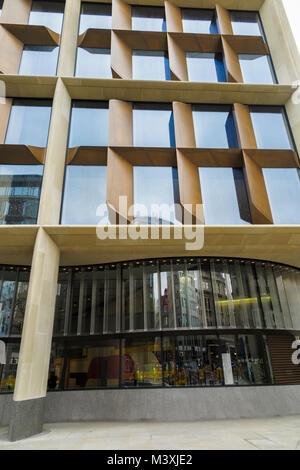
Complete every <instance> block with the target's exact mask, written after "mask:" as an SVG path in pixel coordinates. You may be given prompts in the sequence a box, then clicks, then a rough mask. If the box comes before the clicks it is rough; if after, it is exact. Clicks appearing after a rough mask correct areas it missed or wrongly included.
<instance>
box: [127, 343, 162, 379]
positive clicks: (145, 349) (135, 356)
mask: <svg viewBox="0 0 300 470" xmlns="http://www.w3.org/2000/svg"><path fill="white" fill-rule="evenodd" d="M122 351H123V354H122V386H123V387H155V386H156V387H157V386H161V385H162V366H161V339H160V338H159V337H155V338H149V339H143V340H135V339H131V338H128V339H125V340H123V345H122Z"/></svg>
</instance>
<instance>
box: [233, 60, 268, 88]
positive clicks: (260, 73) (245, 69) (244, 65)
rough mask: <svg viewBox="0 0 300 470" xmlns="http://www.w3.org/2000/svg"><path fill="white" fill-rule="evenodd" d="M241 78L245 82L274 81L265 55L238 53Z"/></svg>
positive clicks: (264, 82) (265, 82) (266, 82)
mask: <svg viewBox="0 0 300 470" xmlns="http://www.w3.org/2000/svg"><path fill="white" fill-rule="evenodd" d="M239 60H240V66H241V70H242V75H243V80H244V82H245V83H262V84H272V83H275V77H274V74H273V72H272V68H271V63H270V59H269V57H268V56H267V55H248V54H240V55H239Z"/></svg>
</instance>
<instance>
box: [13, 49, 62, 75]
mask: <svg viewBox="0 0 300 470" xmlns="http://www.w3.org/2000/svg"><path fill="white" fill-rule="evenodd" d="M58 52H59V47H52V46H26V45H25V46H24V49H23V54H22V58H21V63H20V69H19V75H50V76H53V75H56V69H57V59H58Z"/></svg>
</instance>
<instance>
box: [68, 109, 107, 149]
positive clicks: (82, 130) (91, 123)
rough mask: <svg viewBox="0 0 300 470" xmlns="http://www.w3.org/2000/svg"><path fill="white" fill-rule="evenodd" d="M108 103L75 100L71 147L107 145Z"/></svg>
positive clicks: (70, 139)
mask: <svg viewBox="0 0 300 470" xmlns="http://www.w3.org/2000/svg"><path fill="white" fill-rule="evenodd" d="M107 140H108V103H106V102H90V103H89V102H86V101H75V102H74V103H73V107H72V116H71V125H70V137H69V147H77V146H80V145H83V146H85V145H86V146H106V145H107Z"/></svg>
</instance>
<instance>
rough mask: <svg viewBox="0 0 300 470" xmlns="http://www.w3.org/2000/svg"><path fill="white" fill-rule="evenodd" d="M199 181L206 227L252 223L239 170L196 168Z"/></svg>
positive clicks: (241, 174) (242, 178)
mask: <svg viewBox="0 0 300 470" xmlns="http://www.w3.org/2000/svg"><path fill="white" fill-rule="evenodd" d="M199 178H200V184H201V190H202V197H203V207H204V217H205V223H206V224H207V225H223V224H224V225H227V224H229V225H239V224H249V223H251V216H250V208H249V203H248V197H247V190H246V185H245V181H244V177H243V173H242V170H240V169H232V168H199Z"/></svg>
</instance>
